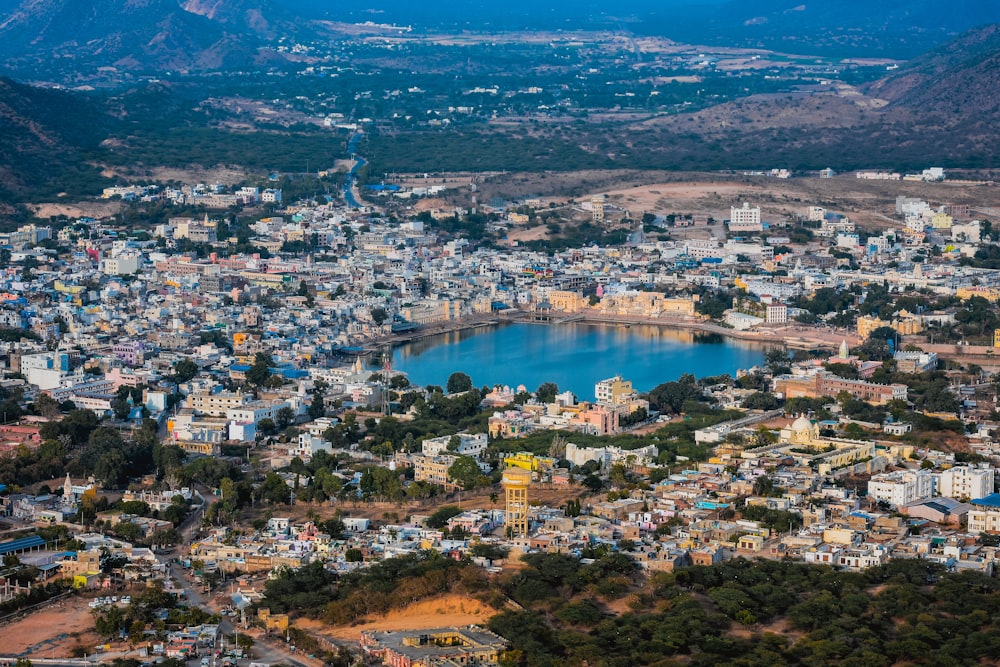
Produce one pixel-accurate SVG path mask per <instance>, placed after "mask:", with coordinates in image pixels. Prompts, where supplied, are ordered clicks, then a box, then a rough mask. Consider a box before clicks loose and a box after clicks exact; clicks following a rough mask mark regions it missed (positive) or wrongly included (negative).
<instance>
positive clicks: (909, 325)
mask: <svg viewBox="0 0 1000 667" xmlns="http://www.w3.org/2000/svg"><path fill="white" fill-rule="evenodd" d="M898 315H899V317H897V318H895V319H893V320H892V321H886V320H883V319H881V318H879V317H874V316H871V315H866V316H864V317H859V318H858V335H859V336H861V337H862V338H868V336H870V335H871V333H872V332H873V331H875V330H876V329H879V328H881V327H890V328H891V329H893V330H894V331H895V332H896V333H898V334H899V335H900V336H910V335H912V334H918V333H920V332H921V331H923V330H924V323H923V321H922V320H921V319H920V318H919V317H917V316H916V315H913V314H912V313H908V312H906V311H905V310H901V311H899V313H898Z"/></svg>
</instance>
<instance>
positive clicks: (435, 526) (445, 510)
mask: <svg viewBox="0 0 1000 667" xmlns="http://www.w3.org/2000/svg"><path fill="white" fill-rule="evenodd" d="M461 513H462V510H461V509H460V508H458V507H456V506H455V505H445V506H444V507H440V508H438V509H437V510H436V511H435V512H434V513H433V514H431V515H430V516H429V517H427V521H426V522H425V523H426V524H427V527H428V528H430V529H432V530H441V529H442V528H444V527H445V526H447V525H448V519H450V518H452V517H453V516H458V515H459V514H461Z"/></svg>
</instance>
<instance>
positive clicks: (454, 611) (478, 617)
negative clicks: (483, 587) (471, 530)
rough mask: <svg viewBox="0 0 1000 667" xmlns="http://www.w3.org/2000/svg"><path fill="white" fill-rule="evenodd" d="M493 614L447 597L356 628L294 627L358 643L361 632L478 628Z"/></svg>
mask: <svg viewBox="0 0 1000 667" xmlns="http://www.w3.org/2000/svg"><path fill="white" fill-rule="evenodd" d="M496 613H497V611H496V610H495V609H493V608H491V607H488V606H487V605H485V604H483V603H482V602H480V601H479V600H476V599H474V598H470V597H466V596H464V595H457V594H449V595H443V596H441V597H438V598H434V599H432V600H422V601H421V602H416V603H414V604H411V605H409V606H407V607H406V608H405V609H399V610H395V611H391V612H389V613H388V614H385V615H380V616H367V617H365V618H364V619H362V620H361V621H360V622H358V623H357V624H356V625H349V626H341V627H332V626H329V625H327V624H325V623H323V622H321V621H314V620H308V619H300V620H297V621H295V625H296V626H297V627H300V628H302V629H304V630H308V631H310V632H313V633H315V634H318V635H321V636H325V637H329V638H331V639H334V640H336V641H339V642H358V641H359V640H360V639H361V631H362V630H393V631H400V630H429V629H431V628H446V627H452V626H460V625H482V624H483V623H486V621H488V620H489V619H490V618H492V617H493V616H494V615H495V614H496Z"/></svg>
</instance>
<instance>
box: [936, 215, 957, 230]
mask: <svg viewBox="0 0 1000 667" xmlns="http://www.w3.org/2000/svg"><path fill="white" fill-rule="evenodd" d="M951 223H952V217H951V216H950V215H948V214H947V213H935V214H934V216H933V217H932V218H931V227H933V228H934V229H951Z"/></svg>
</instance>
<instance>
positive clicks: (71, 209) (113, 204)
mask: <svg viewBox="0 0 1000 667" xmlns="http://www.w3.org/2000/svg"><path fill="white" fill-rule="evenodd" d="M28 208H29V209H31V212H32V213H33V214H34V215H35V217H36V218H42V219H45V218H55V217H58V216H60V215H64V216H66V217H67V218H106V217H108V216H112V215H114V214H116V213H118V211H120V210H121V208H122V206H121V202H117V201H101V202H73V203H72V204H55V203H45V204H30V205H29V206H28Z"/></svg>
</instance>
